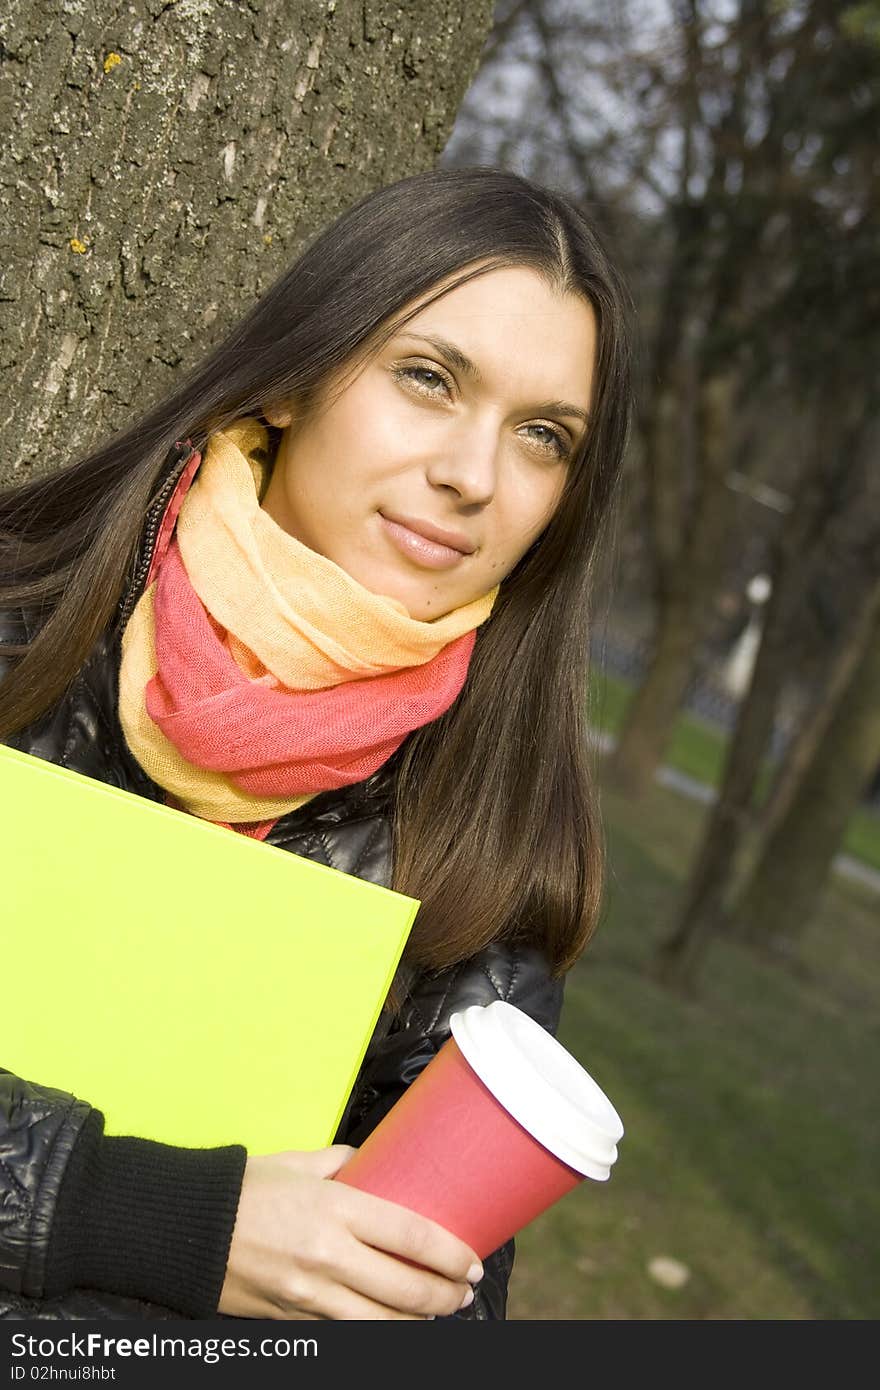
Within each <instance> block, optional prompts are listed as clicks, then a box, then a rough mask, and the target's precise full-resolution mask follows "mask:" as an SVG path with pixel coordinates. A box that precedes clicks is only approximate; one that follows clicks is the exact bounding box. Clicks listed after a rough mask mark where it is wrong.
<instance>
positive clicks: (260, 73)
mask: <svg viewBox="0 0 880 1390" xmlns="http://www.w3.org/2000/svg"><path fill="white" fill-rule="evenodd" d="M491 16H492V4H491V0H435V2H434V3H432V4H431V5H419V6H404V5H400V4H398V3H390V0H322V2H321V3H309V0H247V3H240V0H126V3H124V4H123V3H121V0H88V3H84V0H63V3H59V4H47V3H44V0H0V36H2V37H0V124H2V128H3V131H4V140H3V149H2V151H0V218H2V222H3V225H4V226H5V227H6V228H10V227H14V228H15V229H16V234H15V236H14V237H13V236H9V235H8V234H7V236H6V237H5V238H4V256H3V264H2V266H0V312H2V317H0V428H2V430H3V440H4V450H3V459H2V463H0V483H2V482H3V481H13V480H17V479H21V478H22V477H24V476H25V475H27V474H31V473H36V472H42V471H48V470H50V469H51V468H53V467H55V466H57V465H58V464H59V463H60V462H62V461H64V460H67V459H70V458H71V457H72V456H74V455H76V454H77V453H80V452H83V451H85V450H87V449H88V447H89V446H90V445H93V444H94V443H95V442H96V441H97V440H98V439H99V438H101V437H104V436H106V435H107V434H109V433H111V432H112V431H113V430H114V429H116V428H119V427H120V426H121V425H122V424H123V423H125V422H126V421H127V420H128V418H129V417H130V416H131V414H132V412H135V413H138V414H140V413H141V412H142V411H143V410H144V409H146V408H147V407H148V406H149V405H150V404H152V403H153V402H154V401H155V400H156V399H158V398H159V397H160V396H161V395H162V394H163V393H165V392H167V391H168V390H169V389H170V388H171V387H172V385H173V384H174V382H175V381H176V379H177V378H178V377H179V375H180V374H181V373H182V372H184V371H185V370H186V369H187V368H188V367H189V366H191V365H192V364H193V363H194V362H195V361H196V360H197V359H198V358H199V357H200V356H201V355H202V354H203V353H204V352H205V350H206V349H208V348H209V347H210V346H211V344H212V343H213V342H215V341H217V340H219V339H220V338H221V337H222V336H223V335H224V334H225V333H226V331H227V330H228V329H229V327H230V326H231V325H232V323H233V322H234V321H235V320H236V318H238V317H239V316H240V315H241V313H242V312H243V311H244V310H245V309H246V308H247V307H248V306H249V305H250V304H251V303H252V302H253V300H254V299H255V298H256V297H257V296H259V294H260V293H261V292H262V291H263V290H264V289H265V288H266V286H268V285H269V284H270V283H271V282H272V281H274V280H275V279H276V278H277V277H278V275H279V274H281V273H282V271H283V270H284V268H285V267H286V266H287V265H288V264H289V263H290V261H291V260H293V259H294V257H295V255H296V254H297V253H298V251H299V250H300V249H301V248H302V246H303V245H304V244H305V242H307V241H308V240H309V239H310V238H311V237H312V236H313V235H314V233H315V232H316V231H317V230H318V229H319V228H320V227H321V226H323V225H325V224H326V223H327V222H329V221H330V220H332V218H334V217H335V216H337V215H338V214H339V213H340V212H341V211H342V210H343V209H344V208H345V207H346V206H347V205H349V204H350V203H352V202H353V201H355V200H356V199H357V198H358V197H360V196H362V195H363V194H365V193H367V192H369V191H370V190H371V189H373V188H375V187H378V186H380V185H382V184H385V183H390V182H392V181H393V180H395V179H397V178H401V177H404V176H405V175H407V174H412V173H416V172H419V171H420V170H423V169H426V168H429V167H431V166H432V165H433V164H434V163H435V161H436V159H437V156H438V155H439V154H440V152H441V151H442V149H443V147H444V145H445V143H446V139H447V136H448V134H449V132H450V130H451V128H452V125H453V122H454V119H455V114H456V110H457V107H458V105H459V102H460V101H461V98H462V96H463V95H464V92H465V90H466V88H467V87H468V85H469V83H470V81H471V79H472V77H473V75H474V73H475V71H476V68H477V65H478V61H479V55H480V50H481V47H482V44H483V41H484V39H485V37H486V34H487V33H488V31H489V27H490V24H491Z"/></svg>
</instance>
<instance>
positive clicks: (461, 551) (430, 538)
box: [379, 512, 475, 569]
mask: <svg viewBox="0 0 880 1390" xmlns="http://www.w3.org/2000/svg"><path fill="white" fill-rule="evenodd" d="M379 517H380V519H381V521H382V525H383V529H384V531H385V533H386V535H387V536H388V537H389V539H390V540H391V541H392V542H393V543H394V545H395V546H396V547H397V549H398V550H400V551H401V552H402V553H403V554H404V555H406V556H407V558H408V559H411V560H414V561H415V562H416V564H421V565H426V566H427V567H428V568H429V569H448V568H449V567H450V566H451V565H455V564H458V563H459V561H461V560H463V559H464V558H465V556H466V555H471V554H473V550H474V549H475V547H472V546H471V543H470V541H468V540H467V538H466V537H464V536H462V535H460V534H458V533H456V532H454V531H442V530H441V529H440V528H439V527H437V526H431V525H430V524H429V523H428V522H423V521H416V520H414V519H413V518H410V517H390V516H386V515H385V513H384V512H380V513H379ZM465 547H466V548H465Z"/></svg>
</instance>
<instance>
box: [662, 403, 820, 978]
mask: <svg viewBox="0 0 880 1390" xmlns="http://www.w3.org/2000/svg"><path fill="white" fill-rule="evenodd" d="M827 428H829V429H830V424H829V425H828V426H827ZM823 440H824V436H823ZM823 440H820V441H819V442H818V443H817V446H816V452H815V454H814V458H813V460H812V466H811V468H808V469H807V470H805V474H804V477H803V479H802V481H801V490H800V493H799V496H798V502H797V505H796V506H795V507H794V509H793V510H792V512H790V513H789V517H788V521H787V524H786V527H785V529H784V531H783V532H782V534H781V536H780V540H779V547H778V553H777V560H776V562H775V563H774V565H773V567H772V568H773V589H772V591H771V595H770V598H769V600H768V603H767V608H766V614H765V618H764V627H763V633H762V638H761V645H760V647H759V649H758V655H757V659H756V662H755V668H754V671H753V673H752V681H751V686H750V688H749V692H748V695H747V696H746V698H745V699H744V701H743V702H742V704H741V706H740V711H739V716H738V719H737V723H736V727H735V729H734V732H733V736H732V738H731V740H730V743H729V745H728V749H727V757H726V760H725V765H724V771H723V774H722V781H721V788H720V790H719V794H718V799H717V801H716V802H715V804H714V806H713V808H712V810H711V811H710V813H709V817H708V822H707V826H706V829H705V832H704V836H703V841H702V844H701V846H700V849H699V851H698V854H697V857H696V861H695V864H694V866H693V869H692V871H691V877H690V881H689V883H688V885H687V888H686V890H685V898H684V903H683V905H682V907H681V910H680V912H679V914H678V916H677V920H676V922H675V925H674V927H673V930H672V932H671V933H670V935H669V936H668V937H667V939H666V940H665V941H664V942H663V944H662V946H661V947H660V951H659V956H658V962H657V964H658V973H659V975H660V977H661V978H662V979H663V980H665V982H666V983H667V984H670V985H672V986H673V987H676V988H684V989H688V988H691V987H692V986H693V985H694V983H695V978H696V973H697V969H698V966H699V964H700V962H701V960H702V957H703V955H704V953H705V950H706V948H707V946H708V943H709V941H710V940H711V937H712V934H713V933H714V932H715V931H717V930H718V929H719V927H720V926H721V925H722V924H723V923H724V922H725V919H726V912H727V905H728V904H727V900H728V896H729V889H730V881H731V875H732V871H733V866H734V864H735V863H736V856H737V852H738V849H739V846H740V844H741V842H742V839H743V836H744V834H745V831H746V830H747V828H748V826H749V823H750V819H751V803H752V796H753V793H754V786H755V781H756V779H757V776H758V773H759V771H760V768H761V763H762V760H763V756H764V753H765V749H766V747H767V744H768V742H769V739H770V735H771V734H772V731H773V724H774V719H775V715H776V706H777V700H778V695H779V690H780V687H781V685H782V683H783V680H784V678H785V675H786V674H787V671H788V659H787V653H788V640H787V639H788V627H789V623H790V621H791V614H792V612H793V611H795V610H796V608H797V605H798V602H799V600H800V599H801V597H802V594H803V591H804V583H805V564H804V559H803V557H804V555H805V554H809V553H810V542H811V540H812V539H813V538H814V536H815V533H816V531H817V528H820V527H821V524H822V516H821V512H822V502H823V498H824V489H823V485H822V484H823V472H824V471H825V468H826V467H827V462H826V460H827V452H826V449H825V447H824V444H823Z"/></svg>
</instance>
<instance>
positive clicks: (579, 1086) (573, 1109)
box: [450, 999, 623, 1182]
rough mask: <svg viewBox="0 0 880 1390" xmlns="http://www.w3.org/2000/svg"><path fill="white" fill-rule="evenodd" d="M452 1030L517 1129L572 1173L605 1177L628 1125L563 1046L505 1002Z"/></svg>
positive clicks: (461, 1019)
mask: <svg viewBox="0 0 880 1390" xmlns="http://www.w3.org/2000/svg"><path fill="white" fill-rule="evenodd" d="M450 1026H451V1028H452V1036H453V1037H454V1038H455V1041H456V1043H457V1045H458V1047H459V1049H460V1051H461V1053H462V1055H463V1056H464V1058H465V1059H466V1061H467V1062H468V1064H469V1065H470V1066H471V1067H473V1069H474V1071H475V1072H476V1073H477V1075H478V1076H479V1078H480V1080H481V1081H482V1082H483V1084H484V1085H485V1086H487V1087H488V1089H489V1090H490V1091H491V1092H492V1094H493V1095H494V1096H495V1098H496V1100H498V1101H499V1102H500V1103H501V1104H502V1105H503V1106H504V1108H505V1110H506V1111H507V1112H508V1114H509V1115H512V1116H513V1118H514V1119H515V1120H516V1121H517V1123H518V1124H521V1125H522V1126H523V1128H524V1129H527V1130H528V1132H529V1133H530V1134H531V1135H533V1136H534V1138H535V1139H537V1140H538V1142H539V1143H541V1144H543V1145H544V1148H545V1149H549V1151H550V1153H552V1154H555V1156H556V1157H557V1158H560V1159H561V1160H562V1162H563V1163H567V1164H568V1166H569V1168H574V1169H575V1171H576V1172H578V1173H583V1174H584V1175H585V1176H586V1177H588V1178H594V1179H595V1180H596V1181H597V1182H605V1181H606V1180H607V1178H608V1177H609V1176H610V1174H611V1166H612V1164H613V1163H614V1162H615V1160H616V1158H617V1144H618V1141H619V1140H620V1139H622V1138H623V1124H622V1123H621V1119H620V1116H619V1115H618V1113H617V1111H616V1110H615V1109H614V1106H613V1105H612V1104H611V1101H610V1100H609V1099H608V1097H607V1096H606V1095H605V1092H604V1091H603V1090H601V1088H600V1087H599V1086H597V1084H596V1082H595V1081H594V1080H593V1078H592V1077H591V1076H590V1075H589V1073H588V1072H586V1071H585V1070H584V1068H583V1067H582V1066H581V1065H580V1063H579V1062H577V1061H576V1060H575V1058H574V1057H572V1055H571V1053H570V1052H568V1051H566V1049H565V1048H564V1047H563V1046H562V1044H561V1043H560V1042H557V1040H556V1039H555V1038H554V1037H552V1036H551V1034H550V1033H548V1032H547V1031H546V1029H544V1028H542V1027H541V1025H540V1023H536V1022H535V1020H534V1019H533V1018H530V1017H529V1015H528V1014H526V1013H523V1011H522V1009H517V1008H515V1007H514V1005H513V1004H507V1003H505V1002H504V1000H503V999H496V1000H495V1001H494V1003H492V1004H472V1005H471V1006H470V1008H467V1009H463V1010H461V1011H460V1012H459V1013H455V1014H453V1015H452V1018H451V1019H450Z"/></svg>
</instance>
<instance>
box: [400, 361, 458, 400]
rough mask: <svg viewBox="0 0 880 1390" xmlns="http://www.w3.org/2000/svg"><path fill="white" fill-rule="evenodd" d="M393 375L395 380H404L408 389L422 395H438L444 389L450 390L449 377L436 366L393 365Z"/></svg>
mask: <svg viewBox="0 0 880 1390" xmlns="http://www.w3.org/2000/svg"><path fill="white" fill-rule="evenodd" d="M393 375H394V378H395V380H397V381H403V382H405V384H406V386H407V388H408V389H409V390H413V391H418V392H419V393H420V394H421V395H423V396H440V395H442V394H443V391H444V390H445V391H451V390H452V383H451V381H450V378H449V377H448V376H446V374H445V373H444V372H441V371H439V370H438V369H437V368H436V367H417V366H410V367H395V368H394V372H393Z"/></svg>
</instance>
